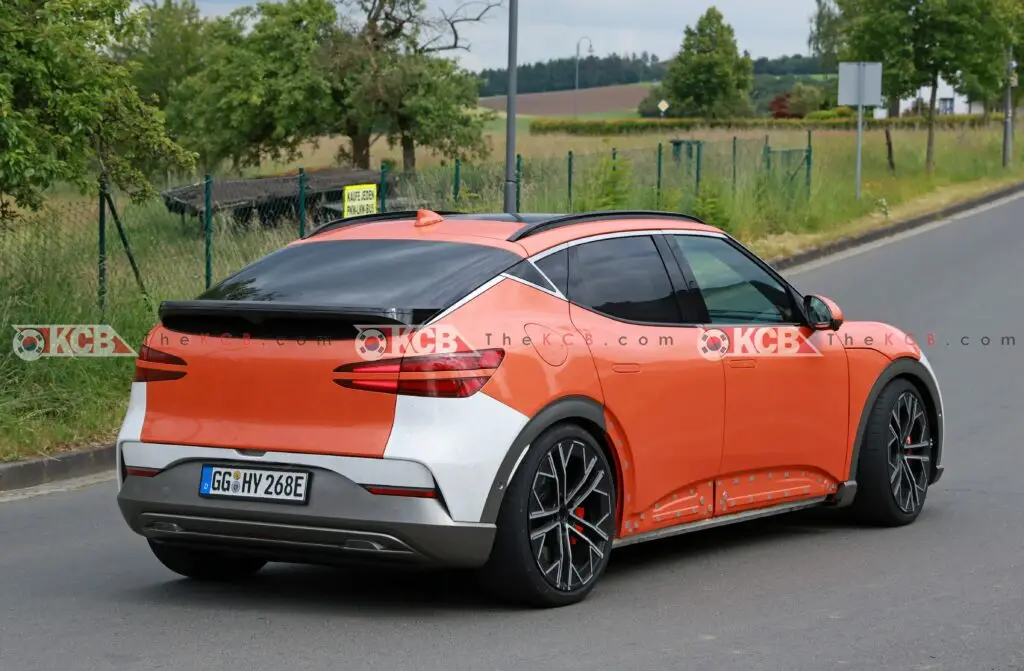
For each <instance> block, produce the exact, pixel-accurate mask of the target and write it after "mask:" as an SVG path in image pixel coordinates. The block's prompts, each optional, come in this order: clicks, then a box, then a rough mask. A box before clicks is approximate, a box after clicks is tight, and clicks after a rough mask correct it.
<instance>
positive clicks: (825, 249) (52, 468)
mask: <svg viewBox="0 0 1024 671" xmlns="http://www.w3.org/2000/svg"><path fill="white" fill-rule="evenodd" d="M1021 192H1024V182H1018V183H1016V184H1011V185H1010V186H1007V187H1003V188H1002V189H999V190H997V191H993V192H992V193H989V194H986V195H984V196H979V197H977V198H972V199H971V200H966V201H963V202H960V203H956V204H954V205H950V206H948V207H945V208H943V209H941V210H937V211H935V212H930V213H928V214H923V215H920V216H917V217H912V218H910V219H904V220H903V221H898V222H895V223H893V224H890V225H888V226H885V227H883V228H877V229H874V230H871V231H868V232H866V233H863V234H861V235H855V236H851V237H848V238H842V239H840V240H836V241H834V242H830V243H827V244H825V245H822V246H821V247H815V248H814V249H809V250H807V251H804V252H799V253H797V254H793V255H790V256H783V257H779V258H776V259H771V260H770V261H769V263H770V264H771V265H772V267H774V268H776V269H777V270H785V269H787V268H793V267H795V266H799V265H803V264H805V263H809V262H811V261H817V260H819V259H823V258H825V257H827V256H831V255H832V254H837V253H839V252H845V251H848V250H850V249H854V248H856V247H859V246H861V245H864V244H867V243H870V242H875V241H877V240H883V239H885V238H889V237H892V236H894V235H898V234H900V233H904V232H906V231H910V230H913V229H915V228H920V227H922V226H926V225H928V224H931V223H934V222H936V221H941V220H943V219H948V218H950V217H953V216H956V215H958V214H961V213H963V212H968V211H970V210H973V209H976V208H978V207H982V206H984V205H989V204H991V203H994V202H996V201H999V200H1002V199H1003V198H1007V197H1009V196H1013V195H1016V194H1018V193H1021ZM116 464H117V461H116V458H115V452H114V446H113V445H104V446H101V447H94V448H90V449H87V450H80V451H77V452H67V453H64V454H59V455H57V456H54V457H43V458H39V459H26V460H24V461H15V462H12V463H8V464H0V492H8V491H13V490H18V489H27V488H29V487H36V486H38V485H45V484H49V483H51V482H59V481H61V480H70V479H73V478H82V477H86V476H89V475H96V474H98V473H101V472H103V471H108V470H113V469H114V468H115V467H116Z"/></svg>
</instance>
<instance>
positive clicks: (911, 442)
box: [889, 391, 932, 515]
mask: <svg viewBox="0 0 1024 671" xmlns="http://www.w3.org/2000/svg"><path fill="white" fill-rule="evenodd" d="M931 459H932V440H931V436H930V435H929V433H928V413H927V411H926V408H925V406H924V404H923V403H922V402H921V399H920V397H919V396H918V395H917V394H915V393H914V392H912V391H905V392H903V393H902V394H900V395H899V397H897V399H896V403H895V404H894V405H893V408H892V413H891V414H890V415H889V485H890V487H891V489H892V496H893V499H894V500H895V501H896V505H897V506H898V507H899V509H900V510H901V511H903V512H904V513H905V514H907V515H911V514H913V513H915V512H917V510H919V509H920V507H921V504H922V503H923V502H924V495H925V492H927V491H928V481H929V480H930V479H931V478H930V475H931Z"/></svg>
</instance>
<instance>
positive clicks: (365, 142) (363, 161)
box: [349, 131, 370, 170]
mask: <svg viewBox="0 0 1024 671" xmlns="http://www.w3.org/2000/svg"><path fill="white" fill-rule="evenodd" d="M349 139H350V140H351V141H352V165H353V166H355V167H356V168H362V169H363V170H369V169H370V134H369V133H366V132H363V131H360V132H357V133H353V134H352V135H350V136H349Z"/></svg>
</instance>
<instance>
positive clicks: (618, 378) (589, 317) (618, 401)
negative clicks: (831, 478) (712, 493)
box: [569, 305, 725, 526]
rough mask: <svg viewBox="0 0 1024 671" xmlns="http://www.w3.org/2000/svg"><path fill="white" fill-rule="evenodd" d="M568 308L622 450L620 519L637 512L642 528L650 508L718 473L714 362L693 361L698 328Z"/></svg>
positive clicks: (719, 385)
mask: <svg viewBox="0 0 1024 671" xmlns="http://www.w3.org/2000/svg"><path fill="white" fill-rule="evenodd" d="M569 309H570V314H571V316H572V321H573V324H574V325H575V326H576V328H578V329H579V330H580V331H581V332H582V333H583V334H584V337H585V338H586V339H587V341H588V342H589V343H590V352H591V354H592V355H593V360H594V363H595V365H596V366H597V373H598V376H599V377H600V380H601V387H602V392H603V395H604V401H605V407H606V410H605V412H606V414H607V416H608V417H609V419H610V423H614V424H615V425H617V426H618V427H620V430H621V433H622V436H623V441H622V442H623V443H624V445H625V446H626V447H627V449H628V452H626V453H625V454H621V453H620V454H619V459H620V461H621V463H622V468H623V471H624V472H625V473H629V474H630V476H631V480H632V482H631V484H628V483H627V486H626V488H625V492H624V493H625V497H624V499H623V500H624V509H623V512H624V517H626V518H632V516H634V515H636V516H639V515H640V514H643V515H644V518H643V521H645V522H646V521H647V520H648V517H650V516H649V515H648V514H647V511H648V510H649V509H652V508H653V506H654V505H655V503H657V502H659V501H663V500H671V499H672V496H673V495H674V496H676V498H677V499H678V498H679V497H680V496H681V495H683V494H684V492H689V490H690V489H692V488H694V487H696V486H697V484H698V483H700V482H705V481H709V480H712V479H714V477H715V475H716V474H717V473H718V469H719V464H720V462H721V455H722V431H723V426H724V420H725V417H724V408H725V403H724V401H725V380H724V374H723V370H722V363H721V361H711V360H708V359H705V358H703V357H702V356H700V353H699V349H698V340H699V338H700V335H701V332H702V330H701V329H699V328H693V327H660V326H642V325H633V324H625V323H622V322H618V321H614V320H611V319H609V318H607V317H604V316H602V315H599V314H597V313H594V312H591V311H590V310H587V309H585V308H581V307H578V306H576V305H571V306H570V308H569ZM683 381H685V383H683V384H681V383H682V382H683ZM616 448H617V449H622V446H620V445H616ZM687 495H688V494H687ZM687 514H688V515H689V513H687ZM696 517H698V518H699V517H700V515H699V514H698V515H697V516H696ZM637 519H639V517H637ZM669 521H671V520H665V522H666V523H667V522H669ZM675 521H676V522H677V523H678V522H679V521H682V520H679V519H676V520H675ZM645 526H646V525H645Z"/></svg>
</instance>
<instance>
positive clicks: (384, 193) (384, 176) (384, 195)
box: [377, 161, 388, 212]
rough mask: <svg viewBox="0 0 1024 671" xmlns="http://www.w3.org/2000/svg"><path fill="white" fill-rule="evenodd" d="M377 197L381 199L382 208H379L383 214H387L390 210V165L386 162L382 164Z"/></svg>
mask: <svg viewBox="0 0 1024 671" xmlns="http://www.w3.org/2000/svg"><path fill="white" fill-rule="evenodd" d="M377 197H378V198H379V199H380V207H379V208H378V209H379V210H380V211H381V212H387V210H388V164H387V163H385V162H384V161H381V162H380V188H379V189H378V194H377Z"/></svg>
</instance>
